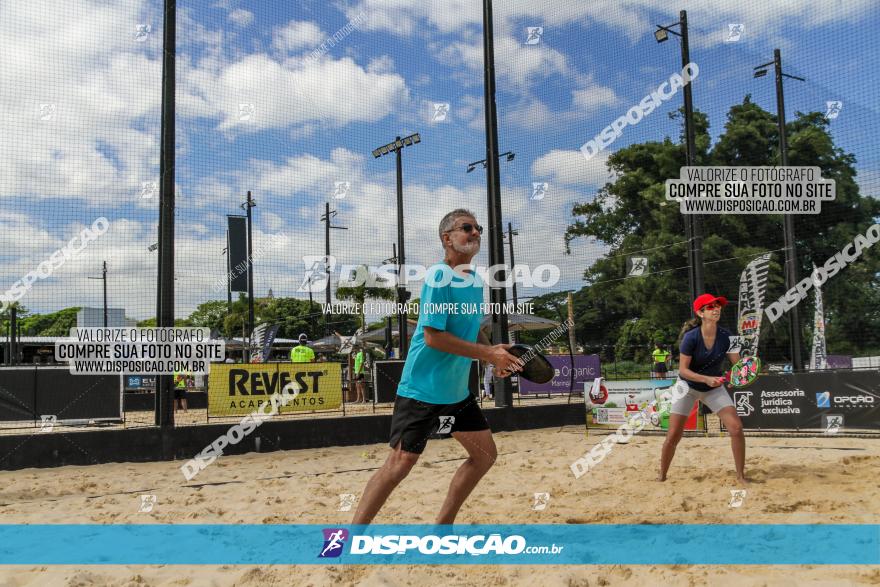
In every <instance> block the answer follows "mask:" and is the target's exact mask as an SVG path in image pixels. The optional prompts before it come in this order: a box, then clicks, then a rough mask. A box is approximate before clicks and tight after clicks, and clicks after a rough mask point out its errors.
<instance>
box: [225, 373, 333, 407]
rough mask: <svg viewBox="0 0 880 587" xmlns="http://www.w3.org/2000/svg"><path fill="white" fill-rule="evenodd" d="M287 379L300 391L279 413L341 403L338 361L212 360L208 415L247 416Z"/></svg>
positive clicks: (282, 385) (265, 401) (278, 390)
mask: <svg viewBox="0 0 880 587" xmlns="http://www.w3.org/2000/svg"><path fill="white" fill-rule="evenodd" d="M288 383H294V384H295V385H297V386H298V388H299V394H298V395H297V397H295V398H294V399H293V400H291V401H290V403H288V404H287V405H285V406H281V407H280V409H279V413H280V414H289V413H291V412H309V411H316V410H335V409H337V408H339V407H340V406H341V405H342V366H341V365H339V363H262V364H258V365H244V364H234V365H230V364H226V363H222V364H215V365H214V366H213V367H212V368H211V372H210V374H208V416H246V415H248V414H250V413H252V412H253V411H254V410H256V409H258V408H260V407H262V406H263V404H265V403H267V402H268V401H269V398H270V397H271V396H272V394H273V393H277V392H280V391H281V390H282V389H283V388H284V386H285V385H287V384H288Z"/></svg>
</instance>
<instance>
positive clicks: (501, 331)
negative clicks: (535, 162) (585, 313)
mask: <svg viewBox="0 0 880 587" xmlns="http://www.w3.org/2000/svg"><path fill="white" fill-rule="evenodd" d="M494 34H495V33H494V28H493V26H492V0H483V60H484V72H483V80H484V82H483V83H484V86H485V87H484V92H483V94H484V101H485V116H486V164H487V166H486V170H487V173H486V187H487V193H488V211H489V264H490V265H496V264H503V263H504V239H503V234H504V228H503V225H502V220H501V178H500V176H501V170H500V166H499V164H498V113H497V111H496V107H495V44H494V38H493V37H494ZM498 275H499V276H500V278H501V281H504V280H506V271H501V272H499V273H498ZM506 298H507V293H506V291H505V289H504V288H503V287H495V288H491V289H490V290H489V299H490V301H491V302H492V303H493V304H504V303H505V302H506ZM508 340H509V339H508V333H507V314H506V313H505V312H500V313H493V314H492V342H493V343H494V344H504V343H507V342H508ZM495 389H496V390H497V392H496V393H495V405H496V406H497V407H510V408H512V407H513V388H512V386H511V383H510V377H504V378H498V377H496V378H495Z"/></svg>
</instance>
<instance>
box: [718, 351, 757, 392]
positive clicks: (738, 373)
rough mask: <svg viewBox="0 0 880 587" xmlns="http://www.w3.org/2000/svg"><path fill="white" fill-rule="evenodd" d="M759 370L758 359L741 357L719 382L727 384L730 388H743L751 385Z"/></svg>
mask: <svg viewBox="0 0 880 587" xmlns="http://www.w3.org/2000/svg"><path fill="white" fill-rule="evenodd" d="M760 370H761V359H759V358H758V357H743V358H742V359H740V360H739V361H738V362H737V363H736V365H734V366H733V367H731V368H730V371H728V372H727V373H725V374H724V376H723V377H722V378H721V380H722V381H723V382H724V383H729V384H730V386H731V387H736V388H739V387H745V386H747V385H751V384H752V383H754V382H755V379H757V378H758V372H759V371H760Z"/></svg>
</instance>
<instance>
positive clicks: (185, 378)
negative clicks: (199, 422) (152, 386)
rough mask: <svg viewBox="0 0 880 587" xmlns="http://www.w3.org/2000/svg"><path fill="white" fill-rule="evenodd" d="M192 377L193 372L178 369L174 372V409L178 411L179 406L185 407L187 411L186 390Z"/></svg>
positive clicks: (184, 409)
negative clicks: (179, 371) (178, 370)
mask: <svg viewBox="0 0 880 587" xmlns="http://www.w3.org/2000/svg"><path fill="white" fill-rule="evenodd" d="M191 378H192V374H191V373H188V372H183V373H178V372H177V371H175V372H174V400H175V402H174V411H177V410H178V409H179V408H183V411H184V412H186V408H187V406H186V391H187V388H189V387H190V379H191Z"/></svg>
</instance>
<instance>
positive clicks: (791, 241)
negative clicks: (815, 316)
mask: <svg viewBox="0 0 880 587" xmlns="http://www.w3.org/2000/svg"><path fill="white" fill-rule="evenodd" d="M773 64H774V68H775V70H776V122H777V124H778V125H779V160H780V164H781V165H782V166H783V167H786V166H788V136H787V134H786V131H785V97H784V95H783V89H782V55H781V53H780V52H779V49H774V50H773ZM782 235H783V239H784V243H785V290H786V291H788V290H790V289H791V288H793V287H794V285H795V284H796V283H797V282H798V275H797V262H798V261H797V252H796V251H795V248H794V246H795V238H794V216H792V215H791V214H785V215H783V217H782ZM800 324H801V322H800V315H799V312H798V307H797V305H796V304H795V306H794V307H793V308H792V309H791V310H789V314H788V331H789V336H790V337H791V366H792V368H794V370H796V371H801V370H803V368H804V362H803V359H802V357H801V328H800Z"/></svg>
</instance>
